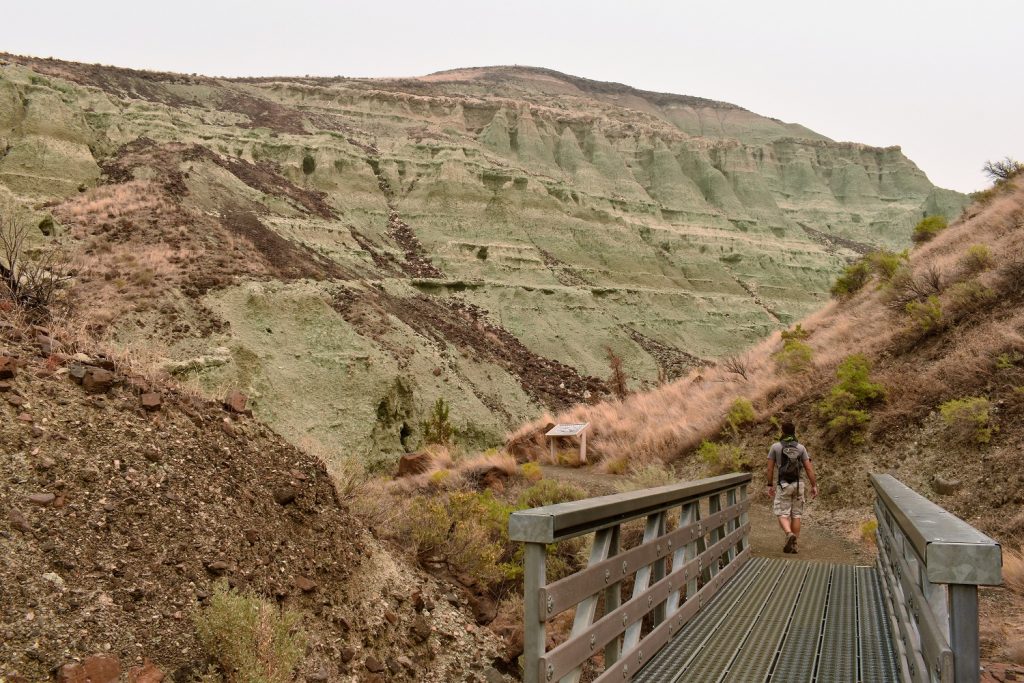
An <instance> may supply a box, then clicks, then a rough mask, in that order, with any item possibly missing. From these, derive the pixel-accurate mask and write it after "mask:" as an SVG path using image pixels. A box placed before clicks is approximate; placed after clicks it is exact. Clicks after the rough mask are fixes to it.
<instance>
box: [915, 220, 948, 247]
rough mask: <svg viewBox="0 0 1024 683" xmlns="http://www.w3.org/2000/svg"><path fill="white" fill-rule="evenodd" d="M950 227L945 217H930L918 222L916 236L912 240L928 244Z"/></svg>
mask: <svg viewBox="0 0 1024 683" xmlns="http://www.w3.org/2000/svg"><path fill="white" fill-rule="evenodd" d="M948 226H949V222H948V221H947V220H946V217H945V216H928V217H926V218H922V219H921V220H920V221H918V223H917V225H915V226H914V234H913V235H911V239H913V240H914V241H915V242H918V243H921V242H927V241H929V240H930V239H932V238H933V237H935V236H936V235H938V234H939V233H940V232H942V231H943V230H945V229H946V228H947V227H948Z"/></svg>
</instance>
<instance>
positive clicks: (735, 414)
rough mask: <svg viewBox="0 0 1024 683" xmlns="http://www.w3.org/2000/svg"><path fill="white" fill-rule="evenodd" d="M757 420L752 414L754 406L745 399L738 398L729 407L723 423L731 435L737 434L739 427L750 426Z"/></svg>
mask: <svg viewBox="0 0 1024 683" xmlns="http://www.w3.org/2000/svg"><path fill="white" fill-rule="evenodd" d="M756 419H757V415H756V414H755V413H754V405H753V404H752V403H751V402H750V401H749V400H747V399H745V398H738V399H736V400H735V401H733V402H732V405H730V406H729V412H728V413H726V414H725V422H726V424H728V425H729V429H730V430H732V433H733V434H738V433H739V431H740V427H742V426H743V425H746V424H750V423H751V422H753V421H754V420H756Z"/></svg>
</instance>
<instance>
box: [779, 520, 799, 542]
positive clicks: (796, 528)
mask: <svg viewBox="0 0 1024 683" xmlns="http://www.w3.org/2000/svg"><path fill="white" fill-rule="evenodd" d="M787 521H789V522H790V528H791V529H792V530H793V533H794V534H796V536H797V538H799V537H800V518H799V517H794V518H793V519H792V521H790V520H787ZM783 528H785V527H783Z"/></svg>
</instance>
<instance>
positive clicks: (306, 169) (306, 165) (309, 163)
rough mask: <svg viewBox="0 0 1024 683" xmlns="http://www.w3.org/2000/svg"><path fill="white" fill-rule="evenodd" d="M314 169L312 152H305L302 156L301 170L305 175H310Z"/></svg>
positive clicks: (314, 163) (314, 161)
mask: <svg viewBox="0 0 1024 683" xmlns="http://www.w3.org/2000/svg"><path fill="white" fill-rule="evenodd" d="M315 170H316V159H314V158H313V155H312V154H307V155H306V156H304V157H302V172H303V173H305V174H306V175H310V174H312V173H313V171H315Z"/></svg>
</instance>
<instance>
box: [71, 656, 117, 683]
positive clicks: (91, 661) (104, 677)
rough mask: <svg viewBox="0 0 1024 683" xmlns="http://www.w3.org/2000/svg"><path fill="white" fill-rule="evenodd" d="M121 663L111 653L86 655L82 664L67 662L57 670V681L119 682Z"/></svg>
mask: <svg viewBox="0 0 1024 683" xmlns="http://www.w3.org/2000/svg"><path fill="white" fill-rule="evenodd" d="M120 676H121V663H120V662H118V661H117V657H113V656H111V655H93V656H91V657H86V658H85V661H83V662H82V663H81V664H65V665H64V666H62V667H61V668H60V670H59V671H58V672H57V683H117V680H118V678H119V677H120Z"/></svg>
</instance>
